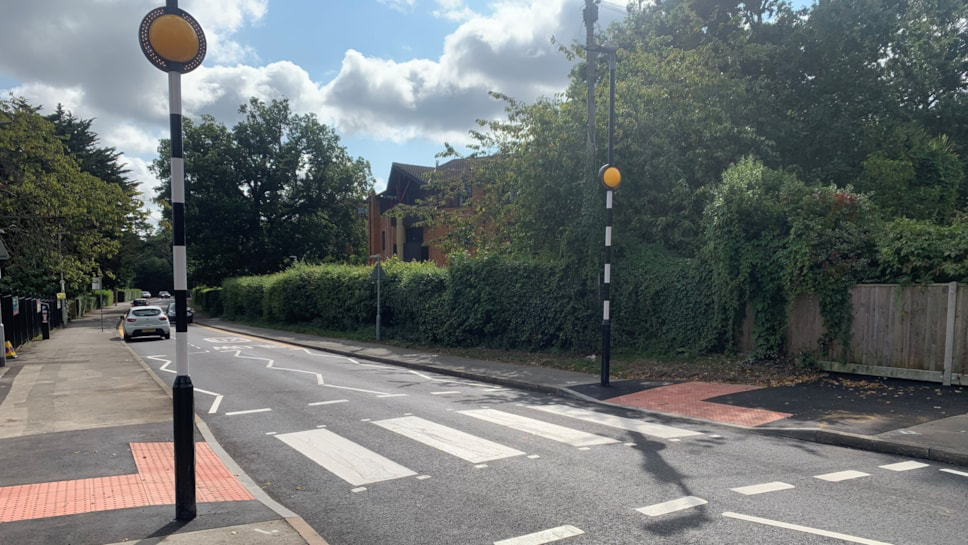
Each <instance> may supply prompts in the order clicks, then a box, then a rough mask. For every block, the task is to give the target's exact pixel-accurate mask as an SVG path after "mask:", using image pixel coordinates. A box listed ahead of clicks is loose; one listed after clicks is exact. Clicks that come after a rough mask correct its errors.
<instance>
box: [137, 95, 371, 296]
mask: <svg viewBox="0 0 968 545" xmlns="http://www.w3.org/2000/svg"><path fill="white" fill-rule="evenodd" d="M240 112H241V113H242V114H244V116H245V117H244V119H243V120H242V121H240V122H239V123H238V124H236V125H235V126H234V127H233V128H232V129H231V130H229V129H228V128H226V127H225V126H224V125H222V124H221V123H218V122H217V121H215V120H214V119H213V118H211V117H207V116H205V117H202V120H201V123H199V124H197V125H196V124H194V123H193V122H191V120H188V119H186V120H185V123H184V152H185V188H186V197H185V201H186V220H185V221H186V226H187V227H186V244H187V251H188V261H189V263H188V269H189V276H190V277H191V278H192V281H193V282H194V283H195V284H209V285H215V284H219V283H220V282H221V281H222V280H223V279H225V278H228V277H230V276H236V275H247V274H264V273H268V272H274V271H277V270H279V269H280V268H282V266H283V264H284V263H285V262H286V260H287V259H288V256H290V255H296V256H299V257H300V259H302V260H310V261H346V260H350V259H354V258H355V259H359V258H361V257H362V256H363V252H365V246H366V245H365V238H364V237H365V224H364V220H363V218H362V217H361V216H360V215H359V213H358V210H359V208H360V207H361V206H362V203H363V202H364V199H365V196H366V191H367V190H368V189H369V188H370V187H371V186H372V175H371V174H370V167H369V163H367V162H366V161H365V160H363V159H352V158H351V157H350V156H349V155H348V154H347V153H346V150H345V149H344V148H343V147H342V146H341V145H340V143H339V137H338V136H337V135H336V133H335V132H334V131H333V130H332V129H330V128H328V127H326V126H325V125H323V124H321V123H319V121H318V120H317V119H316V117H315V116H314V115H312V114H309V115H296V114H294V113H292V111H291V110H290V107H289V102H288V101H287V100H273V101H271V102H269V103H264V102H262V101H259V100H257V99H251V100H250V101H249V103H248V104H245V105H243V106H242V107H241V108H240ZM170 149H171V148H170V142H169V141H168V140H164V141H162V143H161V145H160V146H159V158H158V159H157V160H155V161H154V163H153V164H152V171H153V172H154V173H155V174H156V175H157V176H158V177H159V178H161V179H162V180H164V182H163V183H162V185H161V186H160V187H158V188H156V190H157V191H158V193H157V196H156V197H155V202H157V203H159V204H160V205H161V206H162V207H163V213H164V217H165V219H166V222H170V214H171V213H170V207H169V204H168V197H169V195H170V180H169V178H170V172H169V157H170V151H169V150H170ZM165 225H166V227H167V226H168V225H169V224H168V223H166V224H165Z"/></svg>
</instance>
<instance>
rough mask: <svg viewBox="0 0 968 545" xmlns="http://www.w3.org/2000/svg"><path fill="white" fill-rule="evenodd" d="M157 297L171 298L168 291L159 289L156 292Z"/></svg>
mask: <svg viewBox="0 0 968 545" xmlns="http://www.w3.org/2000/svg"><path fill="white" fill-rule="evenodd" d="M158 297H161V298H163V299H170V298H171V294H170V293H168V292H167V291H159V292H158Z"/></svg>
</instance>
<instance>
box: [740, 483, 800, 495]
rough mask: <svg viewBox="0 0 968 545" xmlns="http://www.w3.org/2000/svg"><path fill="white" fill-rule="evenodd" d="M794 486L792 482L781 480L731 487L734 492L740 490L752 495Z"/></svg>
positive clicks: (744, 493)
mask: <svg viewBox="0 0 968 545" xmlns="http://www.w3.org/2000/svg"><path fill="white" fill-rule="evenodd" d="M791 488H793V485H792V484H787V483H781V482H780V481H776V482H772V483H763V484H753V485H750V486H740V487H738V488H730V490H732V491H733V492H739V493H740V494H743V495H746V496H752V495H754V494H765V493H767V492H777V491H779V490H789V489H791Z"/></svg>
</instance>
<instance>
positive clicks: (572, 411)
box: [528, 405, 702, 439]
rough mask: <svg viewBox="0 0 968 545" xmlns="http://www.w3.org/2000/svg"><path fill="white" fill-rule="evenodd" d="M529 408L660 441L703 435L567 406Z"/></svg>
mask: <svg viewBox="0 0 968 545" xmlns="http://www.w3.org/2000/svg"><path fill="white" fill-rule="evenodd" d="M528 408H529V409H536V410H539V411H544V412H547V413H551V414H557V415H561V416H567V417H570V418H577V419H578V420H584V421H585V422H594V423H596V424H602V425H603V426H610V427H613V428H619V429H623V430H626V431H633V432H636V433H640V434H642V435H651V436H653V437H658V438H660V439H673V438H676V437H692V436H694V435H702V433H699V432H697V431H690V430H684V429H682V428H673V427H672V426H665V425H662V424H650V423H649V422H642V421H641V420H636V419H633V418H623V417H621V416H612V415H609V414H604V413H598V412H594V411H586V410H585V409H576V408H574V407H568V406H567V405H528Z"/></svg>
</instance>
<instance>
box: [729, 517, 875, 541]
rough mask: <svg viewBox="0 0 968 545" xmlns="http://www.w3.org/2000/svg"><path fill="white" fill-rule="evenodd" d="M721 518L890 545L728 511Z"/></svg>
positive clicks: (841, 538)
mask: <svg viewBox="0 0 968 545" xmlns="http://www.w3.org/2000/svg"><path fill="white" fill-rule="evenodd" d="M723 516H724V517H729V518H734V519H739V520H745V521H747V522H755V523H757V524H765V525H767V526H774V527H776V528H785V529H787V530H796V531H798V532H804V533H807V534H814V535H818V536H824V537H832V538H834V539H839V540H841V541H849V542H850V543H860V544H862V545H891V544H890V543H885V542H883V541H875V540H873V539H867V538H863V537H856V536H849V535H847V534H841V533H837V532H830V531H827V530H820V529H818V528H810V527H808V526H800V525H799V524H790V523H788V522H781V521H778V520H770V519H764V518H760V517H753V516H750V515H741V514H739V513H730V512H729V511H727V512H725V513H723Z"/></svg>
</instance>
